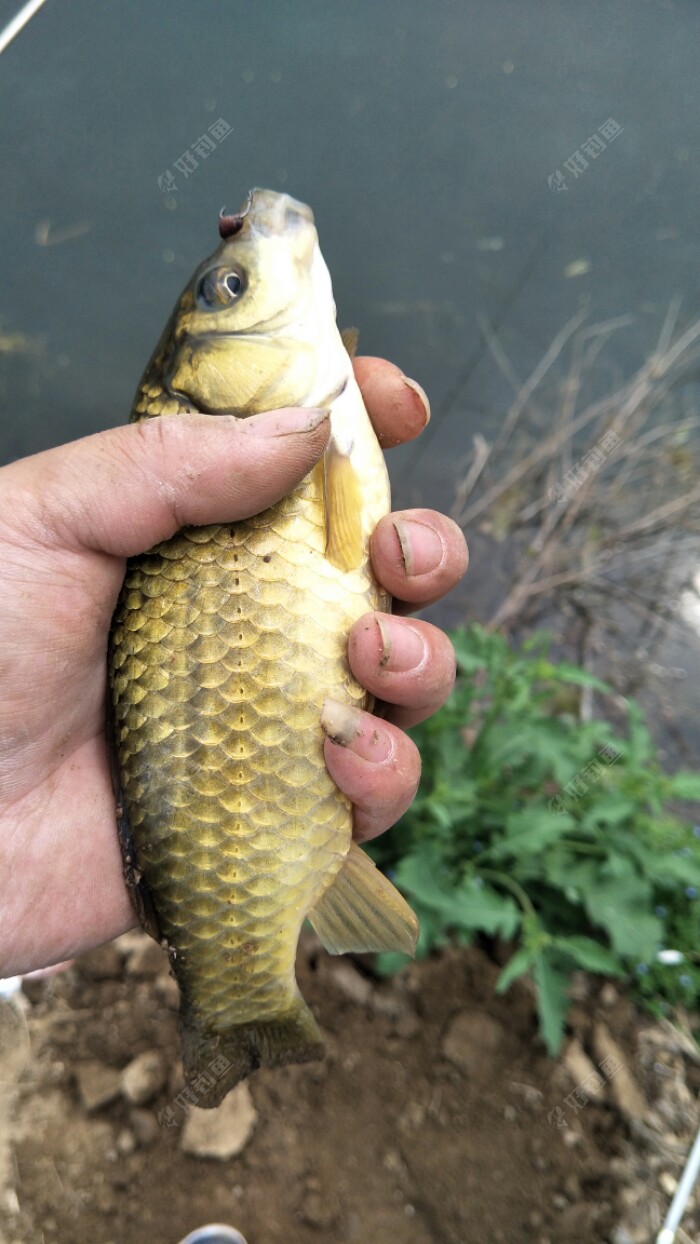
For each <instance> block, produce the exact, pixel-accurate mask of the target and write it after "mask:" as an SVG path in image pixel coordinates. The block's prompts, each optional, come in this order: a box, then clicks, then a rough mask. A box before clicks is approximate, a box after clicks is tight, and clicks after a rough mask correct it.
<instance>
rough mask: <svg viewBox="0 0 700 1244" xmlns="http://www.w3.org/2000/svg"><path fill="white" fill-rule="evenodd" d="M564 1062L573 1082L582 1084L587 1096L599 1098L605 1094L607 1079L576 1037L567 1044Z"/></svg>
mask: <svg viewBox="0 0 700 1244" xmlns="http://www.w3.org/2000/svg"><path fill="white" fill-rule="evenodd" d="M562 1062H563V1064H564V1066H565V1067H566V1069H567V1071H568V1073H569V1076H570V1077H571V1080H572V1082H573V1083H574V1084H575V1085H581V1087H582V1089H583V1091H584V1092H585V1094H586V1096H587V1097H592V1098H594V1099H595V1100H598V1099H599V1098H601V1097H604V1096H605V1079H604V1077H603V1076H602V1074H601V1073H600V1072H599V1071H597V1069H596V1068H595V1067H594V1065H593V1063H592V1062H591V1060H590V1058H589V1057H588V1055H587V1054H586V1052H585V1050H584V1048H583V1046H582V1045H581V1042H580V1041H577V1039H576V1037H574V1038H573V1039H572V1040H571V1041H570V1042H569V1044H568V1045H567V1047H566V1050H565V1052H564V1056H563V1058H562Z"/></svg>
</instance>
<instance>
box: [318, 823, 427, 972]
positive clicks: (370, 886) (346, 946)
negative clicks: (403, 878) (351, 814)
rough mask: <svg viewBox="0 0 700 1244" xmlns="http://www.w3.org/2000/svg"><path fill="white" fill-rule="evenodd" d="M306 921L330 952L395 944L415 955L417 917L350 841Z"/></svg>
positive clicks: (404, 951)
mask: <svg viewBox="0 0 700 1244" xmlns="http://www.w3.org/2000/svg"><path fill="white" fill-rule="evenodd" d="M308 918H309V921H310V922H311V924H312V925H313V927H314V929H315V930H316V932H317V934H318V936H319V937H320V939H321V941H322V942H323V945H324V946H325V948H326V950H328V951H330V953H331V954H332V955H342V954H346V953H347V952H349V951H354V952H355V953H356V954H359V953H361V952H363V951H364V952H367V951H381V950H399V951H401V952H402V953H403V954H405V955H414V954H415V952H416V942H417V940H418V920H417V919H416V916H415V914H414V913H413V912H412V911H411V908H410V907H409V905H408V903H407V902H406V900H405V899H404V898H403V897H402V895H401V894H399V892H398V890H397V889H396V887H395V886H393V885H392V884H391V882H390V881H389V880H388V878H386V877H385V876H384V874H383V873H381V872H380V871H379V869H378V868H377V867H376V865H375V864H374V863H373V861H372V860H371V859H370V858H369V856H368V855H366V854H365V852H364V851H362V850H361V849H360V847H358V846H357V844H356V843H354V842H353V843H352V844H351V846H350V850H349V852H348V854H347V856H346V859H345V863H344V864H343V867H342V868H341V870H340V872H339V873H338V875H337V877H336V878H335V880H334V881H333V882H332V884H331V885H330V886H329V887H328V889H327V890H326V891H325V892H324V893H323V894H322V895H321V898H320V899H319V901H318V902H317V904H316V906H315V907H314V909H313V911H310V912H309V916H308Z"/></svg>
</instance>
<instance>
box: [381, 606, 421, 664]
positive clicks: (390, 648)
mask: <svg viewBox="0 0 700 1244" xmlns="http://www.w3.org/2000/svg"><path fill="white" fill-rule="evenodd" d="M375 620H376V623H377V626H378V627H379V634H380V637H381V641H382V655H381V657H380V659H379V664H380V665H381V667H382V669H385V670H389V671H390V672H391V673H392V674H407V673H408V671H409V670H414V669H417V668H418V666H419V665H422V663H423V661H424V660H425V657H426V655H427V647H426V644H425V640H424V639H423V636H422V635H421V633H420V631H417V630H415V629H414V628H413V627H412V626H411V625H410V623H408V622H397V621H395V620H394V619H393V618H386V617H384V618H381V617H379V616H377V617H376V619H375Z"/></svg>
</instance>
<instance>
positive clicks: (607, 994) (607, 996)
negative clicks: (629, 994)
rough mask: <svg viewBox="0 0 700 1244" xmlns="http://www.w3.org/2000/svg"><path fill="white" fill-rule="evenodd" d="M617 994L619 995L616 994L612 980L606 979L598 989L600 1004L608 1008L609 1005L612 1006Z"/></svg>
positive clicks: (617, 996)
mask: <svg viewBox="0 0 700 1244" xmlns="http://www.w3.org/2000/svg"><path fill="white" fill-rule="evenodd" d="M619 996H620V995H619V994H618V992H617V990H616V988H615V986H614V985H613V984H612V982H611V981H606V982H605V984H604V985H603V988H602V989H601V991H600V1005H601V1006H604V1007H607V1008H608V1010H609V1009H610V1007H613V1006H614V1005H615V1003H616V1002H617V1000H618V998H619Z"/></svg>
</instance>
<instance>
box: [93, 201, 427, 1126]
mask: <svg viewBox="0 0 700 1244" xmlns="http://www.w3.org/2000/svg"><path fill="white" fill-rule="evenodd" d="M220 231H221V234H222V237H223V241H222V243H221V245H220V246H219V247H218V249H217V250H216V251H215V252H214V254H213V255H212V256H211V257H210V258H209V259H207V260H205V262H204V263H203V264H201V265H200V267H199V268H198V269H197V271H196V272H195V274H194V276H193V278H192V280H191V281H190V282H189V283H188V285H187V286H186V288H185V290H184V292H183V294H182V296H181V297H180V299H179V301H178V303H177V306H176V307H175V310H174V312H173V315H172V316H171V319H170V321H169V323H168V325H167V327H166V329H165V332H164V334H163V337H162V338H161V341H160V343H159V345H158V346H157V348H156V350H155V353H154V355H153V357H152V359H151V361H150V363H149V365H148V367H147V369H146V372H145V374H144V377H143V380H142V381H141V384H140V386H139V389H138V391H137V395H136V400H135V404H134V409H133V412H132V415H131V418H132V420H140V419H149V418H154V417H156V416H160V417H163V416H167V415H170V414H174V413H177V412H187V411H189V412H191V411H194V410H196V411H201V412H204V413H209V414H212V415H216V414H219V413H226V414H235V415H237V416H240V417H241V418H245V417H246V416H247V415H251V414H255V413H257V412H260V411H264V410H270V409H275V408H280V407H283V406H312V407H318V406H321V407H326V408H329V409H330V412H331V414H330V424H331V434H330V440H329V444H328V448H327V450H326V452H325V455H324V460H323V462H322V463H320V464H319V465H318V467H316V468H315V469H314V470H313V471H312V472H311V473H310V474H309V475H308V476H307V477H306V478H305V479H304V480H303V481H302V483H301V484H300V485H299V486H298V487H297V488H296V489H295V490H294V491H293V492H292V493H291V494H290V495H289V496H287V497H286V498H284V499H283V500H282V501H280V502H279V503H278V504H277V505H275V506H273V507H271V508H270V509H268V510H265V511H264V512H263V513H262V514H258V515H257V516H255V517H253V518H251V519H248V520H247V521H245V522H237V523H233V524H225V525H221V526H209V527H188V528H185V529H183V530H182V531H180V532H178V533H177V535H176V536H175V537H174V538H173V539H172V540H168V541H166V542H164V543H163V544H160V545H158V547H157V548H155V549H152V550H151V551H150V552H149V553H146V554H144V555H143V556H141V557H136V558H133V559H132V560H131V561H130V562H129V564H128V568H127V574H126V579H125V581H124V586H123V589H122V592H121V596H120V599H119V603H118V606H117V609H116V612H115V615H114V620H113V626H112V634H111V642H110V653H109V672H110V682H111V689H112V696H111V699H112V717H113V721H112V731H113V738H114V744H115V752H116V760H117V766H116V768H117V770H118V773H117V783H118V803H119V807H118V814H119V829H120V840H121V843H122V849H123V854H124V860H125V876H126V880H127V884H128V886H129V889H130V893H131V895H132V899H133V901H134V903H135V906H136V908H137V911H138V912H139V915H140V918H141V920H142V922H143V923H144V925H145V926H146V927H147V928H148V930H149V932H151V933H152V934H153V936H155V937H157V938H158V939H159V940H160V941H161V942H162V944H163V945H165V946H166V947H167V948H168V951H169V955H170V960H171V964H172V969H173V971H174V974H175V976H176V978H177V980H178V982H179V985H180V991H181V1036H182V1048H183V1059H184V1065H185V1077H186V1082H187V1085H188V1087H189V1088H190V1089H192V1092H193V1094H194V1096H195V1097H196V1101H197V1104H198V1105H199V1106H215V1105H217V1104H218V1103H219V1102H220V1101H221V1099H222V1098H223V1097H224V1096H225V1094H226V1093H227V1092H228V1091H229V1089H230V1088H232V1087H233V1085H234V1084H236V1083H237V1082H238V1081H239V1080H240V1079H242V1078H243V1077H244V1076H246V1075H248V1074H249V1073H250V1072H251V1071H253V1070H255V1068H257V1067H259V1066H261V1065H263V1064H267V1065H271V1066H275V1065H280V1064H283V1063H288V1062H301V1061H304V1060H306V1059H310V1058H316V1057H319V1056H320V1054H321V1053H322V1049H323V1046H322V1040H321V1035H320V1032H319V1029H318V1027H317V1025H316V1022H315V1020H314V1018H313V1016H312V1015H311V1012H310V1011H309V1009H308V1007H307V1006H306V1004H305V1002H304V1001H303V999H302V997H301V995H300V994H299V991H298V989H297V985H296V980H295V973H294V960H295V952H296V946H297V941H298V937H299V931H300V928H301V925H302V922H303V920H304V919H305V918H307V917H308V919H309V920H310V921H311V923H312V924H313V926H314V928H315V929H316V931H317V933H318V935H319V937H320V938H321V940H322V942H323V943H324V945H325V946H326V947H327V948H328V950H330V951H331V952H332V953H336V954H339V953H343V952H344V951H369V950H385V949H393V950H402V951H405V952H409V953H412V952H413V950H414V948H415V941H416V935H417V922H416V919H415V916H414V914H413V912H412V911H411V910H410V908H409V907H408V906H407V904H406V903H405V902H404V900H403V898H402V897H401V896H400V895H399V894H398V892H397V891H396V890H395V889H394V887H393V886H392V885H391V883H390V882H389V881H388V880H387V879H386V878H385V877H384V876H382V874H381V873H380V872H379V871H378V870H377V869H376V868H375V867H374V865H373V863H372V862H371V860H370V859H369V857H368V856H367V855H366V854H365V853H364V852H363V851H361V850H360V848H359V847H357V845H356V844H354V843H352V839H351V828H352V810H351V806H350V803H349V801H348V799H347V798H346V797H345V796H344V795H343V794H341V792H340V791H339V790H338V788H337V787H336V786H335V784H334V782H333V781H332V780H331V778H330V776H329V774H328V771H327V769H326V767H325V764H324V758H323V732H322V728H321V724H320V718H321V710H322V706H323V702H324V700H325V699H326V697H332V698H334V699H338V700H341V701H345V702H348V703H351V704H354V705H357V706H362V707H366V706H368V704H369V703H370V699H369V696H368V695H367V693H366V692H365V691H364V689H363V688H362V687H361V686H359V685H358V683H356V682H355V680H354V678H353V677H352V674H351V673H350V669H349V666H348V662H347V658H346V641H347V636H348V632H349V630H350V627H351V626H352V624H353V622H354V621H355V620H356V619H357V618H358V617H360V616H361V615H362V614H363V613H365V612H366V611H367V610H368V609H377V608H380V609H386V608H388V606H389V601H388V598H387V596H386V594H385V593H384V592H383V591H382V589H381V588H380V587H379V585H378V584H377V582H376V580H375V579H374V577H373V574H372V569H371V566H370V561H369V538H370V535H371V532H372V530H373V529H374V527H375V525H376V523H377V521H378V519H379V518H380V517H381V516H382V515H384V514H386V513H387V512H388V509H389V485H388V477H387V472H386V467H385V464H384V459H383V455H382V453H381V450H380V448H379V445H378V442H377V439H376V437H375V434H374V431H373V429H372V426H371V423H370V420H369V417H368V415H367V412H366V411H365V408H364V405H363V402H362V398H361V396H360V391H359V388H358V386H357V383H356V381H355V378H354V375H353V369H352V362H351V359H350V357H349V354H348V351H347V350H346V348H345V346H344V344H343V341H342V339H341V336H340V334H339V332H338V330H337V327H336V324H335V307H334V303H333V296H332V290H331V282H330V276H329V273H328V269H327V268H326V265H325V263H324V261H323V258H322V256H321V252H320V250H319V247H318V238H317V235H316V230H315V227H314V220H313V215H312V213H311V211H310V210H309V208H308V207H306V206H305V205H304V204H302V203H298V202H296V201H295V200H294V199H292V198H290V197H289V196H287V195H284V194H277V193H274V192H272V191H268V190H254V191H252V193H251V194H250V196H249V198H248V201H247V204H246V205H245V207H244V208H243V210H242V212H241V214H240V215H238V216H230V217H224V218H222V220H221V223H220Z"/></svg>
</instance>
